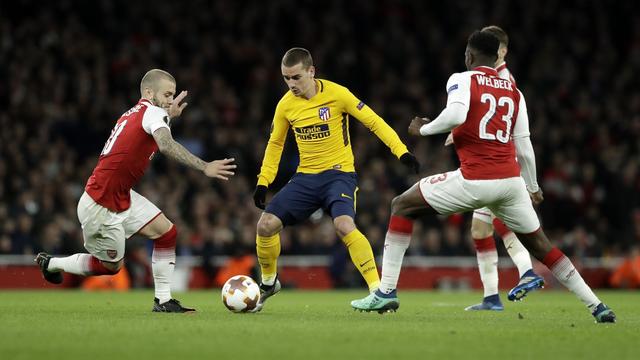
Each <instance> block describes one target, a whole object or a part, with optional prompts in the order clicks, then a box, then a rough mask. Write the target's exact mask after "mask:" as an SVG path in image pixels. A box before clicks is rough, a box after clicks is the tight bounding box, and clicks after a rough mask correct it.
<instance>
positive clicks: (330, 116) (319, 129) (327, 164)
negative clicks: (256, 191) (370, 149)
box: [258, 79, 408, 186]
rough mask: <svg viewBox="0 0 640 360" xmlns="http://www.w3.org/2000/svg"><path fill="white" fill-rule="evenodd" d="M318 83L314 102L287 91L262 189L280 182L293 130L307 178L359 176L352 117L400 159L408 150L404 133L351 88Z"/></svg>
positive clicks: (275, 125)
mask: <svg viewBox="0 0 640 360" xmlns="http://www.w3.org/2000/svg"><path fill="white" fill-rule="evenodd" d="M315 81H316V86H317V89H318V92H317V93H316V95H315V96H313V97H312V98H311V99H305V98H302V97H297V96H295V95H293V94H292V93H291V91H287V93H286V94H285V95H284V96H283V97H282V99H281V100H280V102H278V106H277V107H276V111H275V114H274V116H273V123H272V125H271V136H270V137H269V143H268V144H267V149H266V150H265V153H264V158H263V160H262V167H261V168H260V174H259V175H258V185H265V186H269V184H271V183H272V182H273V180H274V179H275V177H276V174H277V172H278V164H279V162H280V157H281V155H282V149H283V147H284V142H285V140H286V137H287V131H288V130H289V128H291V129H292V130H293V134H294V136H295V139H296V143H297V144H298V151H299V153H300V164H299V165H298V170H297V172H300V173H305V174H318V173H321V172H323V171H326V170H332V169H333V170H340V171H344V172H353V171H355V167H354V165H353V151H352V150H351V142H350V139H349V115H352V116H354V117H356V118H357V119H358V120H360V122H362V123H363V124H364V126H366V127H367V128H368V129H369V130H371V131H372V132H373V133H374V134H376V136H378V138H380V140H382V142H384V143H385V145H387V146H388V147H389V148H390V149H391V152H392V153H393V154H394V155H395V156H396V157H398V158H399V157H400V156H401V155H402V154H404V153H406V152H407V151H408V150H407V147H406V146H405V145H404V143H402V141H401V140H400V138H399V137H398V134H396V132H395V131H394V130H393V129H392V128H391V127H390V126H389V125H388V124H387V123H386V122H385V121H384V120H383V119H382V118H381V117H380V116H378V115H377V114H376V113H375V112H374V111H373V110H371V108H369V107H368V106H367V105H365V104H364V103H363V102H362V101H360V100H358V98H356V97H355V96H354V95H353V94H352V93H351V92H350V91H349V89H347V88H345V87H344V86H341V85H338V84H336V83H333V82H331V81H327V80H321V79H316V80H315Z"/></svg>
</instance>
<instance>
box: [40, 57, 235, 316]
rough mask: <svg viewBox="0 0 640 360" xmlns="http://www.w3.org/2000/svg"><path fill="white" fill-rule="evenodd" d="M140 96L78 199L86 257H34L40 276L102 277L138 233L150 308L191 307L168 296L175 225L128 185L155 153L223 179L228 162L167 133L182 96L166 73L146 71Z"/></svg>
mask: <svg viewBox="0 0 640 360" xmlns="http://www.w3.org/2000/svg"><path fill="white" fill-rule="evenodd" d="M140 93H141V97H142V98H141V99H140V100H139V101H138V103H137V104H136V105H135V106H134V107H132V108H131V109H129V110H128V111H126V112H125V113H124V114H122V116H121V117H120V118H119V119H118V121H117V122H116V124H115V126H114V128H113V130H112V131H111V136H109V139H108V140H107V142H106V143H105V145H104V147H103V149H102V151H101V153H100V157H99V158H98V164H97V165H96V167H95V169H94V170H93V173H92V174H91V176H90V177H89V180H88V181H87V184H86V186H85V192H84V194H82V197H81V198H80V201H79V202H78V219H79V220H80V223H81V225H82V234H83V237H84V246H85V248H86V249H87V250H88V251H89V254H74V255H71V256H68V257H52V256H50V255H49V254H47V253H39V254H38V255H37V257H36V259H35V261H36V262H37V263H38V265H39V266H40V269H41V271H42V274H43V276H44V278H45V279H46V280H47V281H49V282H51V283H54V284H60V283H62V281H63V277H62V272H68V273H71V274H76V275H84V276H92V275H108V274H115V273H117V272H118V271H119V270H120V268H121V267H122V265H123V262H124V260H123V257H124V250H125V240H126V239H128V238H129V237H131V236H132V235H134V234H140V235H142V236H146V237H148V238H150V239H152V240H153V243H154V245H153V254H152V265H151V266H152V270H153V279H154V285H155V299H154V305H153V311H154V312H191V311H195V310H194V309H190V308H186V307H183V306H182V305H181V304H180V302H178V301H177V300H175V299H173V298H172V297H171V290H170V285H171V275H172V274H173V269H174V267H175V261H176V254H175V247H176V237H177V231H176V227H175V225H174V224H172V223H171V221H169V219H167V217H166V216H165V215H164V214H163V213H162V211H160V209H158V208H157V207H156V206H155V205H154V204H153V203H151V202H150V201H149V200H147V199H146V198H145V197H144V196H142V195H140V194H138V193H137V192H135V191H134V190H133V189H132V187H133V186H134V185H135V184H137V183H138V181H139V180H140V178H141V177H142V175H144V172H145V171H146V170H147V168H148V167H149V163H150V161H151V158H152V157H153V155H154V154H155V152H156V151H157V150H160V152H162V153H163V154H165V155H166V156H168V157H170V158H172V159H174V160H177V161H179V162H180V163H182V164H184V165H187V166H188V167H190V168H193V169H197V170H200V171H202V172H203V173H204V175H206V176H208V177H213V178H218V179H221V180H228V177H229V176H232V175H233V174H234V173H233V169H235V168H236V165H234V164H233V161H234V159H223V160H216V161H212V162H205V161H203V160H202V159H200V158H198V157H197V156H195V155H193V154H191V153H190V152H189V151H188V150H187V149H185V148H184V147H183V146H182V145H180V144H179V143H178V142H176V141H175V140H174V139H173V137H172V136H171V130H170V128H169V122H170V120H171V119H175V118H176V117H178V116H180V114H182V111H183V110H184V108H185V107H186V106H187V103H181V102H182V100H183V99H184V98H185V97H186V96H187V92H186V91H182V92H181V93H180V94H179V95H178V96H176V97H175V98H174V96H175V93H176V81H175V79H174V77H173V76H172V75H171V74H169V73H168V72H166V71H163V70H159V69H153V70H150V71H148V72H147V73H146V74H145V75H144V77H143V78H142V81H141V83H140Z"/></svg>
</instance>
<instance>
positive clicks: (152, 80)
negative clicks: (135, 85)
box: [140, 69, 176, 94]
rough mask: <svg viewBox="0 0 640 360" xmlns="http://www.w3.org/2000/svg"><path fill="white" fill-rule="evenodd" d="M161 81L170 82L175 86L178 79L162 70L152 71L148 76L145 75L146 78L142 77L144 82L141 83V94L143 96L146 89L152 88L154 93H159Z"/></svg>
mask: <svg viewBox="0 0 640 360" xmlns="http://www.w3.org/2000/svg"><path fill="white" fill-rule="evenodd" d="M161 79H166V80H169V81H171V82H172V83H174V84H175V83H176V79H175V78H174V77H173V75H171V74H169V73H168V72H166V71H164V70H160V69H151V70H149V71H147V73H146V74H144V76H143V77H142V80H141V81H140V94H142V93H143V92H144V89H146V88H150V89H152V90H153V91H157V89H158V82H159V81H160V80H161Z"/></svg>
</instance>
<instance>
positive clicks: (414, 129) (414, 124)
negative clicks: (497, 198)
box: [409, 116, 430, 136]
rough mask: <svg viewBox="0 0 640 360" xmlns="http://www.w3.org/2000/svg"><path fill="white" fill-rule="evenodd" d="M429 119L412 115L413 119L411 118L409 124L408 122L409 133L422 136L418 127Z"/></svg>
mask: <svg viewBox="0 0 640 360" xmlns="http://www.w3.org/2000/svg"><path fill="white" fill-rule="evenodd" d="M429 121H430V120H429V119H427V118H420V117H417V116H416V117H414V118H413V120H411V124H409V135H413V136H422V135H421V134H420V128H421V127H422V125H426V124H428V123H429Z"/></svg>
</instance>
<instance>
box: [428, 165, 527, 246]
mask: <svg viewBox="0 0 640 360" xmlns="http://www.w3.org/2000/svg"><path fill="white" fill-rule="evenodd" d="M419 184H420V192H421V193H422V196H423V197H424V199H425V201H426V202H427V203H428V204H429V205H430V206H431V207H432V208H434V209H435V210H436V211H437V212H438V213H440V214H442V215H450V214H454V213H461V212H467V211H472V210H475V209H480V208H483V207H487V208H488V209H489V210H491V211H492V212H493V214H495V216H497V217H498V218H500V219H501V220H502V221H503V222H504V223H505V225H507V227H508V228H509V229H511V230H513V231H514V232H516V233H522V234H529V233H532V232H534V231H536V230H538V228H540V221H539V220H538V215H537V214H536V212H535V210H534V209H533V204H531V199H530V198H529V193H528V192H527V188H526V186H525V184H524V180H523V179H522V178H521V177H519V176H518V177H512V178H507V179H496V180H467V179H465V178H464V177H463V176H462V173H461V172H460V169H458V170H455V171H450V172H448V173H444V174H438V175H433V176H429V177H426V178H423V179H421V180H420V183H419Z"/></svg>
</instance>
